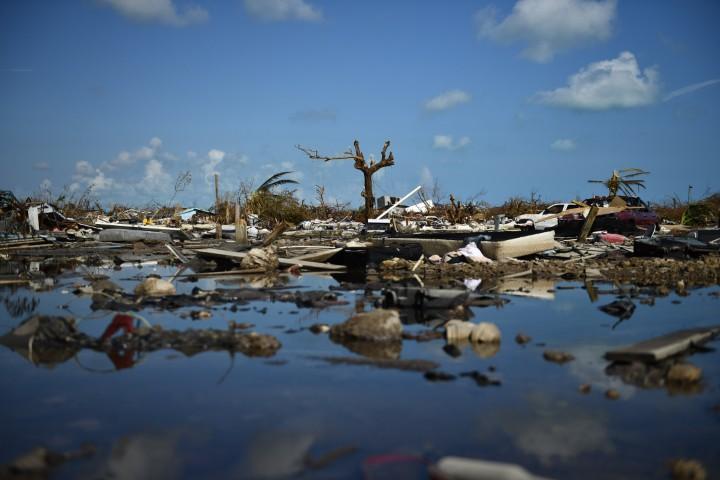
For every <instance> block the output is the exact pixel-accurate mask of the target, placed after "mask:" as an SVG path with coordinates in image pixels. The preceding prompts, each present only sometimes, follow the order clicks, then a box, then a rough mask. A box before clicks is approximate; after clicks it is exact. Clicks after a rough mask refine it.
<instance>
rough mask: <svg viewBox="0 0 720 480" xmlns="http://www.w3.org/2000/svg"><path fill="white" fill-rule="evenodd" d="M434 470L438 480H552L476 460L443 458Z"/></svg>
mask: <svg viewBox="0 0 720 480" xmlns="http://www.w3.org/2000/svg"><path fill="white" fill-rule="evenodd" d="M433 468H434V469H435V471H437V472H438V475H437V477H438V478H443V479H448V480H550V479H548V478H543V477H538V476H536V475H533V474H531V473H530V472H528V471H527V470H525V469H524V468H522V467H521V466H519V465H513V464H511V463H500V462H489V461H487V460H478V459H474V458H462V457H443V458H441V459H440V460H439V461H438V462H437V463H436V464H435V465H434V467H433ZM432 478H435V476H434V475H433V476H432Z"/></svg>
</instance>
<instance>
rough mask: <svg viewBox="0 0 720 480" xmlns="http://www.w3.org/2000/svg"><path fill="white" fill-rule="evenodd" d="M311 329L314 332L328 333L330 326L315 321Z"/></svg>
mask: <svg viewBox="0 0 720 480" xmlns="http://www.w3.org/2000/svg"><path fill="white" fill-rule="evenodd" d="M310 331H311V332H312V333H314V334H316V335H317V334H319V333H327V332H329V331H330V326H329V325H327V324H325V323H314V324H312V325H310Z"/></svg>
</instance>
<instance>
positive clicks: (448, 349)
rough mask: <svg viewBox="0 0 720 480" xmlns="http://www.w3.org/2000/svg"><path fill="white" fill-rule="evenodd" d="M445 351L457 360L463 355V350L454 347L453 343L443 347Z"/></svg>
mask: <svg viewBox="0 0 720 480" xmlns="http://www.w3.org/2000/svg"><path fill="white" fill-rule="evenodd" d="M443 351H444V352H445V353H447V354H448V355H450V356H451V357H453V358H457V357H459V356H460V355H462V350H460V349H459V348H458V347H457V345H453V344H452V343H449V344H447V345H445V346H444V347H443Z"/></svg>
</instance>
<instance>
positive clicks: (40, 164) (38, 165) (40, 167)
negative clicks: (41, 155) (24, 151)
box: [33, 162, 50, 170]
mask: <svg viewBox="0 0 720 480" xmlns="http://www.w3.org/2000/svg"><path fill="white" fill-rule="evenodd" d="M33 168H34V169H35V170H50V164H49V163H48V162H36V163H33Z"/></svg>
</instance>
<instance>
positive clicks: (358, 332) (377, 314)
mask: <svg viewBox="0 0 720 480" xmlns="http://www.w3.org/2000/svg"><path fill="white" fill-rule="evenodd" d="M402 332H403V327H402V323H400V316H399V315H398V312H397V311H395V310H387V309H384V308H378V309H376V310H373V311H371V312H364V313H359V314H357V315H355V316H353V317H350V319H348V320H346V321H344V322H343V323H338V324H336V325H333V326H332V327H331V328H330V337H331V338H333V339H336V340H343V339H349V340H366V341H375V342H390V341H393V342H394V341H401V340H402Z"/></svg>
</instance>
